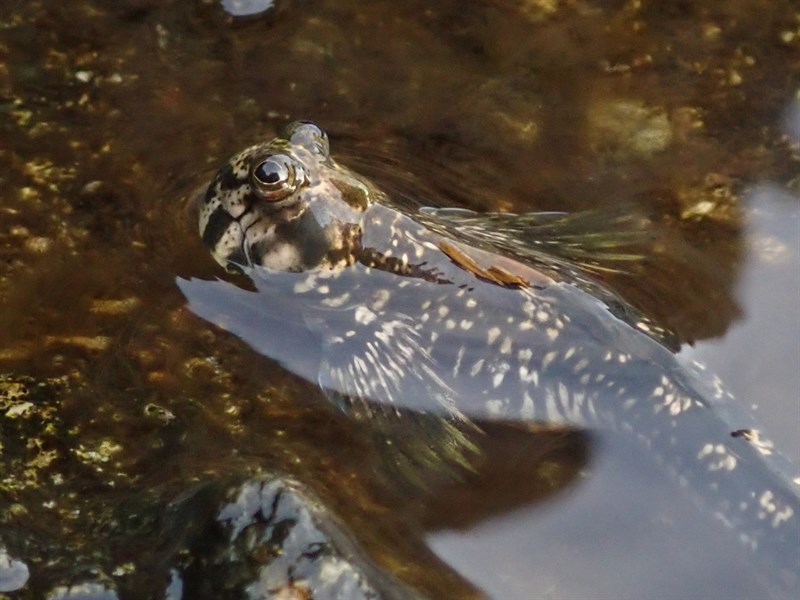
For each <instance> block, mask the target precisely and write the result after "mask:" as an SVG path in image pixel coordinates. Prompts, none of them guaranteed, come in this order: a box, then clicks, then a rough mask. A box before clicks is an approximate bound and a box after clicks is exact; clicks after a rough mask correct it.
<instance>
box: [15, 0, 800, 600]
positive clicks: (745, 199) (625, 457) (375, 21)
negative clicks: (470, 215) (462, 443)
mask: <svg viewBox="0 0 800 600" xmlns="http://www.w3.org/2000/svg"><path fill="white" fill-rule="evenodd" d="M276 4H277V7H276V8H275V9H274V10H272V11H271V12H267V13H265V14H264V15H261V16H251V17H248V18H244V19H234V18H232V17H231V16H230V15H228V14H227V13H226V12H225V10H224V9H223V7H222V5H221V3H217V2H211V1H200V2H195V3H187V2H179V1H174V2H155V1H151V0H126V1H124V2H119V1H117V2H102V1H99V0H97V1H95V2H88V1H79V2H71V3H67V4H65V5H60V4H55V3H48V2H25V3H7V4H6V6H5V7H4V8H3V10H2V12H0V131H2V135H0V163H1V164H2V169H0V181H2V184H3V185H2V188H0V189H1V190H2V191H1V192H0V259H1V260H0V340H1V341H0V373H2V372H7V373H12V374H14V376H15V377H16V378H17V379H15V380H14V381H20V379H19V378H21V377H23V376H24V377H30V378H32V380H21V381H23V383H24V385H25V386H27V388H26V389H31V390H35V389H37V388H36V387H35V382H49V387H45V388H42V389H44V391H39V392H35V393H32V396H31V397H33V398H34V399H35V400H34V401H33V402H32V406H33V408H27V409H24V408H23V407H20V405H18V404H16V405H15V406H16V407H17V408H16V409H15V411H12V412H11V413H9V412H8V406H7V405H4V411H5V412H4V416H3V417H2V420H0V432H1V433H2V449H3V453H2V454H1V455H0V459H2V461H3V464H2V473H3V480H2V487H1V488H0V492H2V496H0V497H1V498H2V501H1V502H2V507H0V508H2V510H0V514H2V519H1V522H2V525H1V526H0V539H2V542H3V543H4V544H5V546H6V547H7V549H8V552H9V554H10V555H11V556H12V557H13V558H17V559H21V560H23V561H25V562H26V564H27V566H28V568H29V570H30V573H31V575H30V579H29V580H28V582H27V584H26V586H25V587H24V588H23V590H22V591H21V593H22V594H25V593H28V594H30V595H31V597H37V596H38V597H41V596H43V595H45V593H46V592H48V591H51V590H53V589H54V588H55V587H56V585H60V584H65V583H68V582H71V581H75V580H78V581H86V580H92V581H102V582H105V584H106V585H107V587H109V588H114V589H117V590H119V591H120V593H121V594H123V595H124V594H125V593H127V594H128V595H129V596H130V597H136V596H137V595H141V596H146V595H147V594H146V593H145V590H146V591H152V590H163V589H165V588H166V586H167V583H168V582H169V577H168V571H167V567H168V566H170V565H172V564H174V562H172V563H171V562H170V560H172V559H171V557H172V554H170V552H171V551H172V550H173V549H172V548H169V547H166V546H170V544H167V543H165V541H164V532H165V531H171V532H172V531H181V532H183V535H177V536H174V537H175V539H176V541H175V542H174V545H175V547H177V546H179V545H180V544H181V543H183V544H185V545H186V546H191V543H194V542H193V541H192V539H193V538H192V539H190V538H191V536H192V535H200V534H198V533H197V530H196V529H193V528H192V526H190V525H186V523H191V522H192V521H191V517H192V515H194V516H195V517H196V516H197V515H198V514H203V515H205V514H207V513H208V511H209V510H210V509H208V508H207V506H206V505H205V504H203V502H200V501H199V500H198V501H197V502H195V501H194V500H192V501H185V502H184V503H183V504H182V503H181V502H183V501H177V500H176V499H180V498H186V497H190V498H195V495H192V494H194V491H195V490H198V489H206V488H203V485H206V484H207V485H209V486H211V487H212V488H213V486H214V485H219V486H224V485H227V484H228V483H230V485H238V483H239V482H240V481H241V480H242V479H244V478H246V477H248V476H252V475H253V474H255V473H259V472H268V473H271V472H278V473H286V474H289V475H291V476H293V477H296V478H297V479H299V480H301V481H302V482H303V483H305V484H307V485H309V486H311V487H312V488H313V489H314V490H315V492H316V493H317V494H318V495H319V496H320V497H321V498H322V499H323V500H324V501H325V503H326V505H327V506H330V507H331V509H332V510H334V511H335V512H337V513H338V514H339V515H340V516H341V518H342V519H343V520H344V521H345V522H346V524H347V525H348V526H349V527H350V528H351V530H352V531H357V532H359V537H360V539H359V542H360V543H361V544H362V545H363V546H365V547H366V548H367V549H368V551H369V552H370V554H371V555H372V556H373V559H374V560H375V561H376V562H377V563H378V564H379V565H381V566H382V567H383V568H384V569H386V570H388V571H389V572H391V573H392V574H394V575H395V576H397V577H398V578H400V579H402V580H403V581H406V582H408V583H409V584H411V585H412V586H416V587H417V588H418V589H420V590H422V591H423V592H424V593H427V594H429V595H431V596H432V597H448V596H449V597H464V596H466V595H467V594H470V593H477V592H476V589H479V590H480V591H481V592H482V593H484V594H486V595H488V596H491V597H495V598H512V597H514V598H526V597H531V596H533V595H535V596H537V597H553V598H574V597H619V598H625V597H630V598H643V597H653V598H666V597H676V598H677V597H698V596H705V597H711V596H716V597H722V596H724V597H729V598H734V597H742V598H746V597H765V596H766V595H768V594H769V593H770V591H769V590H768V589H767V588H766V587H765V585H764V583H763V582H760V581H758V574H757V573H756V572H755V568H754V567H753V566H751V565H750V564H749V562H748V556H747V555H746V553H744V552H743V551H742V550H741V549H740V548H738V547H736V546H735V545H734V546H732V545H730V544H728V543H727V538H726V537H724V536H723V534H722V533H721V532H720V531H719V530H718V528H716V527H715V524H714V523H713V522H710V521H709V520H708V519H707V518H705V517H704V516H703V515H702V514H700V513H698V511H697V510H696V509H694V508H693V507H692V506H691V505H690V503H689V502H688V501H687V500H685V499H684V498H683V495H682V494H681V493H680V492H679V491H677V490H675V489H674V488H673V486H671V485H670V484H669V482H668V481H664V479H663V477H661V476H659V475H658V474H656V473H653V472H652V467H651V466H650V465H649V463H647V461H646V458H644V457H639V456H637V455H636V454H635V453H632V452H630V449H628V448H625V447H623V446H619V445H618V444H616V443H615V442H612V441H609V440H604V439H600V438H597V437H591V436H580V435H577V434H554V435H553V434H551V435H548V434H541V435H540V436H531V435H530V434H526V435H520V432H518V431H517V430H516V429H514V428H511V429H504V428H502V427H498V431H495V432H493V433H492V435H490V436H489V437H490V440H489V442H487V445H486V446H487V447H486V448H484V449H483V450H484V452H485V453H486V455H487V458H486V459H485V460H486V465H488V467H485V468H484V469H482V470H480V472H479V473H478V474H476V477H475V479H468V480H467V481H466V482H465V483H464V484H463V485H460V486H459V485H453V486H452V489H449V488H448V491H447V492H446V493H442V494H441V498H439V499H438V502H439V505H437V502H436V501H434V499H431V498H427V499H426V498H425V497H424V495H423V497H422V499H420V498H419V497H418V496H417V494H419V491H418V490H412V489H409V490H398V489H394V488H392V487H391V486H386V485H385V482H383V481H382V480H381V479H380V478H378V477H377V476H376V475H375V464H376V461H378V460H379V458H378V456H377V453H376V451H375V449H374V448H373V447H372V446H371V441H370V436H369V431H368V430H365V428H363V427H359V426H355V425H353V424H352V423H349V422H348V421H347V420H346V419H344V417H343V416H341V415H339V414H337V413H336V412H335V411H334V410H333V409H332V408H331V407H330V406H328V405H327V403H326V402H325V400H324V399H323V398H322V397H321V395H320V394H318V393H316V392H315V390H314V388H313V386H311V385H308V384H305V383H304V382H300V381H297V380H296V379H294V378H292V377H291V376H289V375H288V374H286V373H285V372H283V371H282V370H280V369H279V368H278V367H276V366H275V365H274V364H272V363H270V362H268V361H265V360H264V359H263V358H261V357H258V356H255V355H254V354H252V353H251V352H250V351H249V350H247V349H246V348H245V347H244V345H243V344H241V343H239V342H238V341H237V340H235V339H232V338H230V337H228V336H227V335H225V334H224V333H223V332H220V331H216V330H211V329H210V328H209V327H208V326H207V325H206V324H205V323H203V322H201V321H200V320H199V319H196V318H194V317H193V316H192V315H191V314H189V313H188V312H187V311H186V310H185V309H184V308H183V303H184V301H183V299H182V297H181V295H180V294H179V292H178V290H177V288H176V287H175V285H174V279H175V276H176V275H180V276H183V277H190V276H195V277H205V278H211V277H214V276H219V275H221V273H220V272H219V269H218V267H217V266H216V265H215V264H214V263H213V261H212V260H211V258H210V257H209V256H208V253H207V251H206V250H205V249H204V248H203V247H202V246H201V244H200V242H199V240H198V239H197V236H196V234H195V232H194V229H193V225H192V224H190V223H189V218H188V216H187V215H186V213H185V208H184V205H185V198H186V197H188V196H190V195H191V194H192V193H193V191H194V190H195V189H196V188H197V187H198V186H201V185H203V184H204V183H206V182H207V181H208V179H209V177H210V175H211V174H212V173H213V171H214V169H215V168H216V167H217V166H218V165H219V164H220V163H221V162H223V161H224V160H225V159H226V158H227V156H228V155H229V154H231V153H232V152H234V151H236V150H238V149H240V148H241V147H244V146H246V145H248V144H251V143H253V142H256V141H259V140H260V139H262V138H263V137H266V136H271V135H272V134H273V133H274V131H275V128H276V127H277V126H278V125H280V124H282V123H283V122H285V121H287V120H291V119H296V118H311V119H313V120H315V121H317V122H318V123H320V125H322V126H323V127H324V128H325V129H326V130H327V131H328V133H329V135H330V137H331V140H332V146H333V149H334V153H335V154H337V155H339V156H341V157H342V160H343V162H345V163H347V164H350V165H351V166H353V167H354V168H358V169H359V170H361V171H363V172H365V173H367V174H368V175H370V176H372V177H373V178H374V179H375V181H376V182H377V183H378V184H379V185H381V186H382V187H383V188H384V189H387V190H390V191H393V192H394V193H396V194H398V195H401V196H406V197H409V198H410V199H412V200H416V201H420V202H423V203H428V204H449V205H459V206H467V207H470V208H475V209H482V210H496V209H505V210H514V211H524V210H577V209H583V208H591V207H596V206H604V207H615V206H621V205H629V204H633V205H636V206H638V207H640V208H641V209H642V210H646V211H648V212H651V213H654V214H656V215H658V216H659V217H660V218H661V219H662V220H663V222H664V223H665V224H666V226H668V227H669V230H670V232H671V235H672V236H673V237H672V238H670V239H671V240H675V241H678V240H679V241H680V242H681V245H679V246H676V247H679V248H680V249H681V251H683V250H686V251H687V252H689V251H691V254H690V255H687V260H689V262H690V264H691V265H692V267H693V268H692V270H691V272H688V271H687V272H686V273H677V274H676V273H673V272H671V271H670V270H668V269H665V270H659V269H658V268H655V269H653V270H652V271H651V272H639V273H635V274H634V275H635V276H634V277H631V278H622V279H621V280H619V281H615V284H616V285H618V286H619V288H620V289H622V290H624V291H625V292H626V294H627V295H628V297H629V298H631V299H632V301H635V302H636V303H637V304H638V305H640V306H642V307H644V308H645V309H646V310H647V311H648V312H649V313H651V314H653V315H654V316H656V317H657V318H658V319H659V320H660V321H661V322H663V323H665V324H667V325H668V326H670V327H672V328H673V329H675V330H676V331H677V332H678V334H679V335H680V336H681V338H682V339H685V340H694V341H695V344H694V347H692V348H690V347H684V350H683V352H682V353H681V356H682V357H684V356H685V358H686V360H692V359H698V360H701V361H702V362H705V363H707V364H708V365H709V367H710V368H711V369H712V370H713V371H715V372H716V373H718V374H719V375H720V376H721V377H722V379H723V380H724V381H725V382H726V384H727V385H728V386H729V387H730V389H731V390H732V391H733V392H734V393H735V394H736V395H737V397H738V398H740V399H742V401H743V402H744V403H746V404H747V405H748V406H751V405H752V406H756V407H757V414H758V415H759V420H760V421H762V422H763V423H764V425H765V430H766V431H767V432H769V433H770V434H771V436H772V437H773V438H774V439H775V441H776V443H777V445H778V446H779V447H780V448H781V449H782V450H783V451H784V452H785V453H786V454H788V455H789V456H790V457H791V458H793V459H794V461H795V463H798V462H800V436H798V431H800V408H798V398H800V375H798V368H797V367H798V365H797V357H798V356H800V300H799V299H800V289H799V288H800V283H798V273H800V248H799V247H798V246H799V244H800V225H799V224H798V219H799V217H798V211H799V210H800V203H799V202H798V200H799V199H800V188H799V187H798V185H799V184H798V173H799V172H800V156H799V155H798V144H800V136H799V135H798V131H800V129H799V126H798V124H797V123H798V120H797V114H798V109H797V106H798V103H799V102H800V99H799V97H798V94H800V88H798V81H800V13H797V9H796V8H794V7H793V5H792V3H791V2H789V1H788V0H787V1H786V2H780V1H779V2H774V1H767V0H764V1H754V0H737V1H735V2H725V3H716V2H707V3H697V4H691V3H689V4H687V3H671V4H669V5H664V4H653V5H649V4H648V5H640V3H637V2H630V3H625V2H614V3H599V2H569V3H567V2H564V3H551V2H525V1H518V2H515V1H510V0H506V1H499V0H498V1H496V2H474V3H469V4H468V5H467V6H465V5H464V3H461V2H453V3H448V2H440V3H436V5H435V6H431V5H430V3H423V2H420V3H417V2H402V3H397V2H366V3H365V2H353V3H344V2H339V3H323V2H313V1H312V2H302V3H301V2H290V1H288V0H287V1H285V2H283V3H281V2H278V3H276ZM791 115H794V117H792V116H791ZM666 254H667V255H669V252H667V253H666ZM654 264H655V265H656V266H657V267H658V266H659V265H660V263H659V262H658V260H656V261H655V263H654ZM8 389H9V388H8V387H6V388H4V390H5V391H6V394H8ZM7 397H8V396H6V398H7ZM14 415H16V418H12V416H14ZM20 415H21V416H20ZM534 457H535V458H534ZM488 473H491V474H493V475H494V477H493V478H487V474H488ZM190 492H191V493H190ZM198 494H199V493H198ZM197 497H199V495H198V496H197ZM409 497H410V498H413V499H414V500H413V501H409V500H408V498H409ZM170 503H172V504H170ZM168 506H179V507H184V506H185V507H186V508H185V510H184V509H182V510H179V511H177V513H175V512H169V511H168V510H167V507H168ZM197 506H199V507H200V508H196V507H197ZM454 506H457V507H461V511H460V514H453V513H456V512H459V511H455V510H454V509H453V508H452V507H454ZM203 507H205V508H203ZM204 510H205V511H206V512H203V511H204ZM192 511H194V512H192ZM164 523H166V524H167V525H168V526H167V525H164ZM200 531H201V532H202V531H203V530H202V529H201V530H200ZM408 532H412V533H416V534H418V539H422V538H423V536H424V539H425V540H427V542H428V544H429V546H430V549H431V550H432V552H433V553H435V555H438V556H439V557H440V559H441V562H436V561H435V559H434V557H433V554H428V550H427V549H426V548H425V547H424V546H423V545H422V543H421V542H419V543H416V542H415V541H414V540H415V539H417V536H416V535H408ZM201 538H202V535H201ZM201 542H202V539H201ZM152 547H156V548H157V551H154V552H150V551H149V550H150V549H151V548H152ZM187 589H190V586H189V585H188V583H187ZM532 591H533V592H534V593H532Z"/></svg>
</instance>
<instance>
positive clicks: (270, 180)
mask: <svg viewBox="0 0 800 600" xmlns="http://www.w3.org/2000/svg"><path fill="white" fill-rule="evenodd" d="M253 174H254V175H255V176H256V179H258V180H259V181H260V182H261V183H267V184H271V185H272V184H276V183H280V182H281V181H285V180H286V179H287V178H288V176H289V172H288V170H287V169H286V166H285V165H282V164H279V163H277V162H275V161H273V160H265V161H264V162H262V163H261V164H260V165H258V166H257V167H256V170H255V172H254V173H253Z"/></svg>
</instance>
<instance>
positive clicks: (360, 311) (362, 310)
mask: <svg viewBox="0 0 800 600" xmlns="http://www.w3.org/2000/svg"><path fill="white" fill-rule="evenodd" d="M355 316H356V323H360V324H361V325H369V324H370V323H372V322H373V321H374V320H375V319H376V318H377V317H376V316H375V313H374V312H372V311H371V310H370V309H368V308H367V307H366V306H359V307H358V308H356V313H355Z"/></svg>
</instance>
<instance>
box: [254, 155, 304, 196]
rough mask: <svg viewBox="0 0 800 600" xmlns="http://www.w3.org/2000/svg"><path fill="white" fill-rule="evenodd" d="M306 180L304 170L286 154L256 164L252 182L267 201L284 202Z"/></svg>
mask: <svg viewBox="0 0 800 600" xmlns="http://www.w3.org/2000/svg"><path fill="white" fill-rule="evenodd" d="M304 179H305V176H304V173H303V169H302V167H301V166H300V165H298V164H297V163H296V162H295V161H293V160H292V159H291V158H290V157H288V156H286V155H285V154H273V155H272V156H268V157H266V158H264V159H262V160H261V161H259V162H258V163H256V164H255V166H254V167H253V169H252V171H251V180H252V183H253V186H254V187H255V189H256V190H257V191H258V192H259V193H260V194H261V195H262V196H263V197H264V198H265V199H266V200H271V201H277V200H282V199H283V198H285V197H286V196H289V195H290V194H292V193H293V192H294V191H295V190H297V188H299V187H300V185H301V184H302V183H303V181H304Z"/></svg>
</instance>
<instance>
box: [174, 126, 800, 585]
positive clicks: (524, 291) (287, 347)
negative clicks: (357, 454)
mask: <svg viewBox="0 0 800 600" xmlns="http://www.w3.org/2000/svg"><path fill="white" fill-rule="evenodd" d="M199 215H200V217H199V223H200V232H201V234H202V236H203V239H204V241H205V242H206V244H207V245H208V246H209V247H210V248H211V250H212V253H213V254H214V256H215V258H216V259H217V260H218V261H219V262H220V263H221V264H223V265H225V266H226V267H228V268H232V269H235V270H241V271H243V272H244V273H245V274H246V275H248V276H249V277H250V279H251V280H252V282H253V283H254V284H255V288H256V291H247V290H244V289H240V288H238V287H236V286H234V285H232V284H229V283H225V282H222V281H217V282H204V281H199V280H189V281H186V280H179V282H178V283H179V285H180V287H181V289H182V290H183V292H184V294H185V295H186V296H187V298H188V299H189V303H190V308H191V309H192V310H193V311H194V312H196V313H197V314H199V315H201V316H203V317H204V318H206V319H208V320H210V321H212V322H214V323H217V324H219V325H221V326H222V327H224V328H225V329H227V330H229V331H231V332H233V333H235V334H236V335H238V336H240V337H241V338H242V339H244V340H245V341H246V342H248V343H249V344H250V345H252V346H253V347H254V348H256V349H257V350H259V351H261V352H262V353H263V354H265V355H267V356H269V357H271V358H273V359H275V360H277V361H279V362H281V363H282V364H283V365H284V366H285V367H286V368H288V369H289V370H292V371H294V372H295V373H297V374H299V375H301V376H302V377H304V378H306V379H309V380H311V381H316V382H318V383H319V385H320V386H321V387H322V389H324V390H326V392H328V393H329V395H330V397H331V398H335V399H337V401H339V402H340V403H341V404H342V406H343V407H344V408H345V409H357V410H358V411H360V412H361V413H365V414H367V415H371V414H374V415H379V414H386V413H391V412H392V411H395V412H398V411H399V410H400V409H403V410H411V411H417V412H421V413H425V414H429V415H438V416H440V417H441V418H442V419H445V420H448V421H451V422H455V423H459V422H471V421H479V420H487V419H497V420H511V421H525V422H538V423H545V424H553V425H569V426H577V427H583V428H588V429H593V430H605V431H613V432H615V433H617V434H621V435H624V436H627V437H629V438H632V439H634V440H635V441H636V443H638V444H640V446H641V447H642V448H644V449H645V450H646V451H647V452H648V453H650V454H652V456H653V457H654V459H655V460H656V461H657V462H658V463H660V464H661V465H663V466H664V468H665V469H666V470H667V471H668V472H669V473H670V474H671V475H672V476H673V477H674V479H675V480H676V481H677V482H679V484H680V485H681V486H683V487H686V488H687V489H688V490H689V492H690V494H691V495H692V496H693V497H694V498H695V499H696V500H698V501H699V503H700V504H701V505H703V506H704V507H706V509H708V510H710V511H711V512H712V513H713V514H714V515H715V517H717V518H718V520H720V521H721V522H722V523H723V524H724V526H725V527H727V528H729V529H730V530H732V532H733V533H734V535H735V537H737V538H738V539H739V540H740V541H741V542H742V543H743V544H745V545H746V546H747V547H748V548H750V549H752V550H753V551H754V552H755V553H756V554H757V555H758V556H760V557H761V558H763V559H764V562H765V563H767V564H769V565H771V566H772V567H774V568H775V569H776V575H775V577H776V578H783V579H786V578H795V579H796V577H797V575H798V574H800V521H799V520H798V518H799V517H800V514H798V513H799V512H800V480H798V479H797V478H794V475H793V472H792V469H793V467H792V466H791V465H790V464H789V463H788V461H785V459H783V458H781V457H780V456H779V454H778V453H777V452H776V451H775V449H774V448H773V446H772V444H771V443H770V442H769V441H767V440H766V439H764V438H763V437H762V435H761V434H760V433H759V432H758V430H757V429H756V427H755V424H754V423H753V421H752V419H751V418H750V416H749V415H748V414H747V413H746V411H744V409H743V408H742V407H741V406H740V405H739V404H738V403H736V401H735V400H733V399H732V398H731V397H730V395H729V394H727V393H726V392H725V391H724V389H723V388H722V386H721V384H720V383H719V381H718V380H716V379H715V378H713V377H712V376H711V375H709V374H707V373H704V372H700V371H698V370H696V369H692V368H690V367H687V366H686V365H683V364H681V363H680V362H679V361H678V360H677V358H676V356H675V354H674V352H673V351H672V350H671V349H670V348H669V347H668V345H666V344H665V343H663V339H662V338H661V336H659V335H655V334H653V332H652V330H651V328H650V327H648V326H647V324H646V321H644V320H639V319H638V318H637V317H635V316H634V317H633V318H630V317H629V316H627V317H626V315H631V314H633V315H635V311H630V312H626V311H622V312H623V313H624V314H622V315H621V314H620V311H619V310H614V309H613V307H612V306H611V304H612V303H611V302H609V298H614V297H613V294H606V295H603V294H597V293H593V291H595V290H597V289H600V287H599V286H597V287H587V286H582V285H577V284H576V282H575V281H573V280H572V279H571V278H570V276H569V275H570V272H569V271H568V270H564V269H560V268H558V266H557V265H556V266H554V267H552V268H548V265H547V264H546V263H537V262H535V261H527V260H525V259H524V258H525V257H524V256H522V257H521V256H509V255H508V254H504V253H502V252H499V251H497V250H496V248H495V246H493V244H492V241H491V240H492V237H491V235H492V232H491V231H490V232H489V235H485V234H481V235H480V237H475V236H470V235H466V234H465V235H464V236H460V235H459V232H463V231H465V229H464V228H463V227H462V226H463V222H464V216H465V215H464V214H459V213H449V212H447V211H442V212H437V211H422V212H419V213H415V212H412V211H408V210H403V209H400V208H399V207H397V206H394V205H393V204H392V203H391V200H390V199H388V198H387V197H386V196H385V195H384V194H383V193H382V192H381V191H380V190H378V189H377V188H375V186H374V185H373V184H371V183H370V182H369V181H367V180H366V179H364V178H362V177H360V176H358V175H357V174H355V173H353V172H351V171H349V170H347V169H346V168H344V167H342V166H340V165H338V164H337V163H336V162H335V161H334V160H333V159H332V158H331V157H330V152H329V145H328V140H327V137H326V136H325V134H324V133H323V132H322V131H321V130H320V129H319V128H318V127H316V126H315V125H313V124H310V123H299V124H295V125H294V126H292V128H290V129H289V130H288V133H287V135H286V136H285V137H282V138H278V139H276V140H273V141H270V142H267V143H265V144H260V145H257V146H253V147H251V148H248V149H247V150H245V151H243V152H241V153H239V154H237V155H236V156H235V157H233V158H232V159H231V160H230V162H229V163H228V164H227V165H226V166H225V167H223V169H222V170H221V171H220V172H219V174H218V175H217V176H216V177H215V179H214V180H213V181H212V183H211V184H210V186H209V188H208V191H207V193H206V195H205V196H204V197H203V198H201V200H200V209H199ZM526 218H528V217H527V216H525V215H521V216H519V217H517V220H518V221H519V220H522V221H524V220H525V219H526ZM498 219H500V221H501V222H509V223H511V222H512V221H514V219H515V217H514V216H512V217H509V218H507V219H506V221H503V218H502V217H498ZM460 227H461V228H460ZM495 234H496V235H497V236H500V237H499V238H498V239H500V238H501V237H502V235H501V234H502V232H500V233H498V232H495ZM614 304H618V299H616V298H614Z"/></svg>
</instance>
